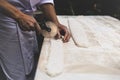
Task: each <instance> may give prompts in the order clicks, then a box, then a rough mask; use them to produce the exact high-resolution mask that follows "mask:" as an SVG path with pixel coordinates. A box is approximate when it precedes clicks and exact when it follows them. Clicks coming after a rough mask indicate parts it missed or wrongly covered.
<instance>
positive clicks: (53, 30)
mask: <svg viewBox="0 0 120 80" xmlns="http://www.w3.org/2000/svg"><path fill="white" fill-rule="evenodd" d="M46 25H47V26H48V27H50V28H51V32H48V31H46V30H41V33H42V35H43V36H44V37H45V38H54V37H55V36H56V34H57V32H58V28H57V26H56V25H55V24H54V23H53V22H51V21H47V22H46Z"/></svg>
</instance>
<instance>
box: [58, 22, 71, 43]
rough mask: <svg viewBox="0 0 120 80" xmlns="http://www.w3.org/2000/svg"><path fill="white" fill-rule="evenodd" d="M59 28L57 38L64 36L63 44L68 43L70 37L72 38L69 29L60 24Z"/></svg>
mask: <svg viewBox="0 0 120 80" xmlns="http://www.w3.org/2000/svg"><path fill="white" fill-rule="evenodd" d="M57 26H58V29H59V32H58V34H57V37H58V38H60V37H61V36H64V37H63V42H68V41H69V39H70V37H71V34H70V32H69V31H68V29H67V27H66V26H64V25H62V24H58V25H57Z"/></svg>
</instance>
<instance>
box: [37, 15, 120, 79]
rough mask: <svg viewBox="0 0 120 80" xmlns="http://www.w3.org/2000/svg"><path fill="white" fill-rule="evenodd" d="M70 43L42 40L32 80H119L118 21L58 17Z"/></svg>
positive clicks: (96, 17) (90, 17)
mask: <svg viewBox="0 0 120 80" xmlns="http://www.w3.org/2000/svg"><path fill="white" fill-rule="evenodd" d="M58 19H59V21H60V22H61V23H62V24H64V25H66V26H67V27H68V29H69V31H70V32H71V35H72V37H71V39H70V41H69V42H68V43H63V42H62V40H61V39H59V40H54V39H49V38H45V39H44V41H43V45H42V50H41V55H40V58H39V61H38V66H37V71H36V75H35V80H80V79H81V80H120V64H119V62H120V27H119V26H120V21H119V20H118V19H116V18H113V17H110V16H58Z"/></svg>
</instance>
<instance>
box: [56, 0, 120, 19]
mask: <svg viewBox="0 0 120 80" xmlns="http://www.w3.org/2000/svg"><path fill="white" fill-rule="evenodd" d="M54 2H55V9H56V13H57V15H110V16H113V17H115V18H118V19H120V0H54Z"/></svg>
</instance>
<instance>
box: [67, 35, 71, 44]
mask: <svg viewBox="0 0 120 80" xmlns="http://www.w3.org/2000/svg"><path fill="white" fill-rule="evenodd" d="M70 37H71V34H70V33H69V34H68V36H67V38H66V42H68V41H69V40H70Z"/></svg>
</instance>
